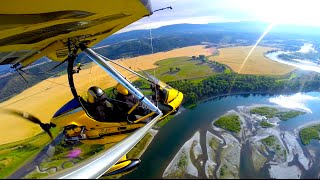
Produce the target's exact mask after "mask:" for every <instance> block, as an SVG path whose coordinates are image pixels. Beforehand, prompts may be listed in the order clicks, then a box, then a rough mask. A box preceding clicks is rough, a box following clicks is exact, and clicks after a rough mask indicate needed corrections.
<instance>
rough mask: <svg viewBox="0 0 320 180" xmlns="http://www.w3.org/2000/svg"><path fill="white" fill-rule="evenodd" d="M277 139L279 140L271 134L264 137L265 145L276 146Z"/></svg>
mask: <svg viewBox="0 0 320 180" xmlns="http://www.w3.org/2000/svg"><path fill="white" fill-rule="evenodd" d="M276 141H277V139H276V137H274V136H269V137H267V138H264V139H262V142H263V143H264V144H265V145H267V146H269V147H271V146H275V145H276Z"/></svg>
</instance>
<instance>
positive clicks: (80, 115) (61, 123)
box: [51, 107, 145, 142]
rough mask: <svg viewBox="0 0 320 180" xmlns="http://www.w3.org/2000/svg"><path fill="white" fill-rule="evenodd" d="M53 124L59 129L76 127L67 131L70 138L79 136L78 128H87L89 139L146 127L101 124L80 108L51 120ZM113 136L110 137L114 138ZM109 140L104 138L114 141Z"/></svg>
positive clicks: (127, 124)
mask: <svg viewBox="0 0 320 180" xmlns="http://www.w3.org/2000/svg"><path fill="white" fill-rule="evenodd" d="M51 122H52V123H54V124H56V125H57V126H58V127H67V126H70V125H74V126H75V127H76V128H74V129H71V130H68V131H66V132H67V133H68V134H67V135H68V136H73V135H75V136H76V135H78V134H77V132H78V131H79V130H78V129H77V127H85V129H86V130H85V132H84V133H85V135H86V137H87V138H88V139H94V138H99V137H100V136H103V135H108V134H113V135H112V136H114V134H116V133H121V132H126V131H129V130H134V129H138V128H140V127H142V126H144V125H145V124H144V123H137V124H129V123H127V122H126V121H122V122H99V121H96V120H95V119H92V118H90V117H89V116H88V115H87V114H86V113H85V111H84V110H83V109H82V107H78V108H76V109H73V110H70V111H68V112H66V113H64V114H61V115H59V116H56V117H53V118H52V119H51ZM112 136H109V137H110V138H112ZM107 139H108V138H107V137H104V142H105V141H108V142H109V141H111V142H113V141H112V140H107ZM116 139H118V138H116ZM85 141H88V140H84V142H85Z"/></svg>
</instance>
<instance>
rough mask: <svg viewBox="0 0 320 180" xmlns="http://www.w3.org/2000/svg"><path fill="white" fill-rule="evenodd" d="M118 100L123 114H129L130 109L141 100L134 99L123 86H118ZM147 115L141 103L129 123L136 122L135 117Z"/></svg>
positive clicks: (132, 113)
mask: <svg viewBox="0 0 320 180" xmlns="http://www.w3.org/2000/svg"><path fill="white" fill-rule="evenodd" d="M116 91H117V94H116V100H117V104H118V106H119V108H120V109H121V112H122V113H124V114H128V112H129V111H130V109H131V108H132V107H133V106H134V105H135V104H136V103H138V102H139V100H138V99H137V98H136V97H134V96H133V95H132V94H131V93H130V92H129V91H128V90H127V89H126V88H125V87H124V86H123V85H121V84H117V86H116ZM146 114H147V111H146V109H144V108H143V107H142V105H141V103H140V104H139V105H138V107H136V108H135V109H134V110H133V111H132V112H131V113H130V114H129V116H128V120H129V121H134V120H136V117H135V115H140V116H144V115H146Z"/></svg>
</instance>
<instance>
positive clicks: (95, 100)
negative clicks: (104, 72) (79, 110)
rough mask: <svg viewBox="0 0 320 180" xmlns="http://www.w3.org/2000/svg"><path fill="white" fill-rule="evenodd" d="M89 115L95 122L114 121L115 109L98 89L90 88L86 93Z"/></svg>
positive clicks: (95, 87)
mask: <svg viewBox="0 0 320 180" xmlns="http://www.w3.org/2000/svg"><path fill="white" fill-rule="evenodd" d="M87 95H88V103H89V107H88V110H89V114H90V115H91V116H92V117H93V118H94V119H96V120H97V121H108V120H112V121H113V120H114V118H115V112H114V110H115V108H114V106H113V104H112V103H110V102H109V101H108V99H107V95H106V93H105V92H104V91H103V90H102V89H101V88H99V87H97V86H93V87H90V88H89V89H88V91H87Z"/></svg>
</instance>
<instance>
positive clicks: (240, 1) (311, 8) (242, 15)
mask: <svg viewBox="0 0 320 180" xmlns="http://www.w3.org/2000/svg"><path fill="white" fill-rule="evenodd" d="M150 1H151V3H152V8H153V10H156V9H160V8H164V7H168V6H171V7H172V8H173V9H172V10H170V9H167V10H163V11H157V12H155V13H154V14H153V15H151V16H150V17H145V18H142V19H141V20H139V21H137V22H135V23H133V24H131V25H129V26H128V27H126V28H124V29H123V30H122V31H121V32H125V31H130V30H135V29H149V28H157V27H161V26H164V25H170V24H180V23H191V24H207V23H216V22H239V21H262V22H270V23H275V24H295V25H309V26H320V20H319V19H318V18H319V17H320V0H150Z"/></svg>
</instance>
